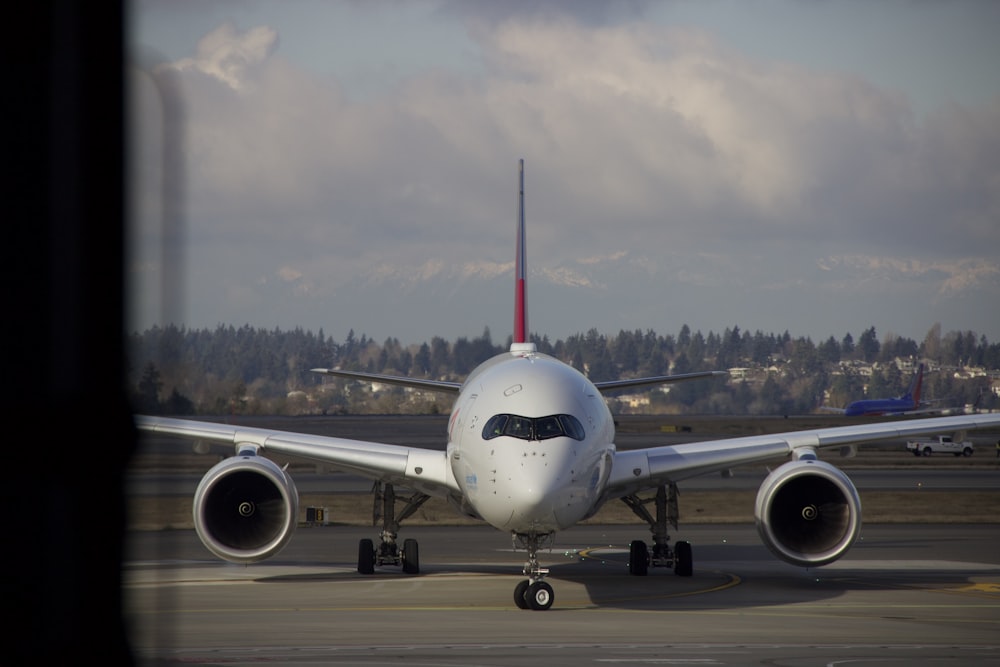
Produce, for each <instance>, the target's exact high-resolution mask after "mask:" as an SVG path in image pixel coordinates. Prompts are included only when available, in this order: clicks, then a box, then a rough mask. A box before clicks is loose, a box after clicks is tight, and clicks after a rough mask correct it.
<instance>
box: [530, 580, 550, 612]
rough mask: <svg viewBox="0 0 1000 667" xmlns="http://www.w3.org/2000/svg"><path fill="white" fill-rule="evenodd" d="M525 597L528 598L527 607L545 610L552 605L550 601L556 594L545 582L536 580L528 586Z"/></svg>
mask: <svg viewBox="0 0 1000 667" xmlns="http://www.w3.org/2000/svg"><path fill="white" fill-rule="evenodd" d="M525 597H527V599H528V606H529V607H531V608H532V609H534V610H535V611H545V610H546V609H548V608H549V607H551V606H552V603H553V602H554V601H555V599H556V594H555V593H554V592H553V591H552V587H551V586H549V584H548V583H547V582H544V581H536V582H535V583H533V584H531V585H530V586H528V593H527V595H526V596H525Z"/></svg>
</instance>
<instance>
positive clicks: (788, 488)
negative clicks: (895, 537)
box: [754, 459, 861, 567]
mask: <svg viewBox="0 0 1000 667" xmlns="http://www.w3.org/2000/svg"><path fill="white" fill-rule="evenodd" d="M754 517H755V518H756V520H757V532H758V533H760V537H761V540H763V542H764V544H766V545H767V547H768V549H770V550H771V552H772V553H774V555H775V556H777V557H778V558H780V559H781V560H783V561H786V562H788V563H792V564H793V565H801V566H803V567H813V566H817V565H826V564H827V563H832V562H833V561H835V560H837V559H838V558H840V557H841V556H843V555H844V554H845V553H847V550H848V549H850V548H851V546H852V545H853V544H854V541H855V540H856V539H857V537H858V533H859V531H860V530H861V499H860V498H858V491H857V489H855V488H854V484H852V483H851V480H850V479H849V478H848V477H847V475H845V474H844V473H843V472H841V471H840V470H838V469H837V468H835V467H833V466H832V465H830V464H829V463H825V462H823V461H819V460H815V459H802V460H798V461H790V462H788V463H785V464H784V465H781V466H779V467H778V468H776V469H775V470H773V471H772V472H771V474H770V475H768V476H767V478H766V479H765V480H764V483H763V484H761V486H760V489H759V490H758V491H757V503H756V506H755V508H754Z"/></svg>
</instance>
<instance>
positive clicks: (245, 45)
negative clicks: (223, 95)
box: [172, 23, 278, 90]
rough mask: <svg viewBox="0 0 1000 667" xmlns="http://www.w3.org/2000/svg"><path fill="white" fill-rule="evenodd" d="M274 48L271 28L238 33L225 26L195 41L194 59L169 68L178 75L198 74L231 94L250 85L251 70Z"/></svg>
mask: <svg viewBox="0 0 1000 667" xmlns="http://www.w3.org/2000/svg"><path fill="white" fill-rule="evenodd" d="M277 47H278V33H277V31H275V30H273V29H272V28H269V27H267V26H259V27H256V28H253V29H251V30H248V31H246V32H244V33H238V32H237V31H236V28H235V27H234V26H233V25H232V24H230V23H226V24H223V25H221V26H219V27H218V28H217V29H216V30H214V31H212V32H210V33H209V34H207V35H205V36H204V37H203V38H202V39H201V40H199V41H198V52H197V55H195V56H194V57H192V58H184V59H182V60H179V61H177V62H175V63H173V65H172V66H173V67H174V68H176V69H178V70H181V71H185V70H192V71H197V72H201V73H202V74H205V75H207V76H209V77H211V78H213V79H217V80H218V81H221V82H222V83H224V84H225V85H226V86H228V87H230V88H232V89H233V90H243V89H245V88H246V87H247V86H248V85H251V79H252V76H253V70H254V68H256V67H258V66H259V65H260V64H261V63H263V62H264V61H265V60H267V59H268V58H269V57H270V56H271V54H272V53H274V51H275V49H277Z"/></svg>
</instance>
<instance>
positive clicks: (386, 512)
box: [358, 482, 430, 574]
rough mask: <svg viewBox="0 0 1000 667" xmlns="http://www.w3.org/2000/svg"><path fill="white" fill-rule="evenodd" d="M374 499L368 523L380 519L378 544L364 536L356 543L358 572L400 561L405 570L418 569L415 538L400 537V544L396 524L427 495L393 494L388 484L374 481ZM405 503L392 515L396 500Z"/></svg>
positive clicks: (373, 569) (409, 571)
mask: <svg viewBox="0 0 1000 667" xmlns="http://www.w3.org/2000/svg"><path fill="white" fill-rule="evenodd" d="M372 494H374V496H375V499H374V503H373V506H372V525H378V523H379V519H381V520H382V530H381V531H380V532H379V544H378V546H376V545H375V542H374V541H373V540H369V539H364V540H361V541H360V542H359V543H358V572H359V573H361V574H373V573H374V572H375V566H376V565H402V566H403V572H405V573H406V574H419V573H420V551H419V549H418V547H417V541H416V540H403V548H402V549H400V548H399V544H398V543H397V542H396V534H397V533H398V532H399V524H400V522H402V521H403V519H406V518H407V517H409V516H410V515H412V514H413V513H414V512H416V511H417V510H418V509H420V506H421V505H423V504H424V503H425V502H427V499H428V498H430V496H428V495H426V494H423V493H417V492H414V493H413V495H412V496H408V497H397V496H396V491H395V489H394V488H393V486H392V484H383V483H382V482H375V485H374V486H373V487H372ZM397 500H400V501H403V502H405V503H406V505H404V506H403V509H402V511H400V513H399V517H398V518H397V517H396V501H397Z"/></svg>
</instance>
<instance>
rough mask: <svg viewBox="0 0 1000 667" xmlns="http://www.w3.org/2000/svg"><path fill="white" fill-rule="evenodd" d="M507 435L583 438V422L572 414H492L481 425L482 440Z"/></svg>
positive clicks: (539, 438)
mask: <svg viewBox="0 0 1000 667" xmlns="http://www.w3.org/2000/svg"><path fill="white" fill-rule="evenodd" d="M501 435H507V436H510V437H512V438H520V439H521V440H547V439H549V438H558V437H560V436H563V437H567V438H573V439H574V440H583V438H584V436H585V433H584V430H583V424H581V423H580V420H579V419H577V418H576V417H574V416H573V415H549V416H548V417H536V418H530V417H520V416H518V415H494V416H492V417H490V419H489V421H487V422H486V426H484V427H483V440H491V439H493V438H496V437H499V436H501Z"/></svg>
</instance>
